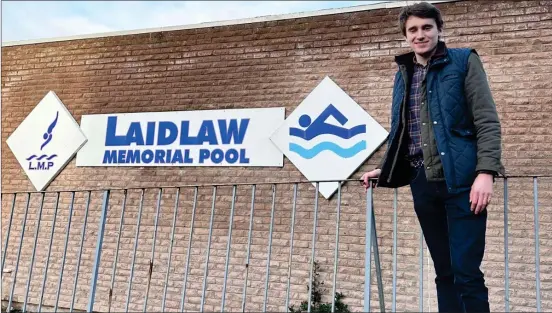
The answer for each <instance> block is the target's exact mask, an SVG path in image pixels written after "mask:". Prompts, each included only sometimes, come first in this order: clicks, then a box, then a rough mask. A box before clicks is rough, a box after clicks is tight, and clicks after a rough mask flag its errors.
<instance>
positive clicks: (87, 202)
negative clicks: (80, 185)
mask: <svg viewBox="0 0 552 313" xmlns="http://www.w3.org/2000/svg"><path fill="white" fill-rule="evenodd" d="M90 197H91V192H90V191H88V197H87V199H86V209H85V211H84V222H83V224H82V233H81V242H80V248H79V256H78V258H77V269H76V270H75V281H74V282H73V293H72V297H71V305H70V308H69V312H73V305H74V304H75V293H76V291H77V282H78V280H79V269H80V261H81V257H82V246H83V244H84V235H85V233H86V221H87V220H88V209H89V208H90Z"/></svg>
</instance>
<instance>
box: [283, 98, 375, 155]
mask: <svg viewBox="0 0 552 313" xmlns="http://www.w3.org/2000/svg"><path fill="white" fill-rule="evenodd" d="M329 117H334V118H335V119H336V120H337V121H338V122H339V123H340V124H341V125H345V124H346V123H347V121H348V119H347V118H346V117H345V115H343V114H342V113H341V112H339V111H338V110H337V109H336V108H335V106H333V105H331V104H330V105H328V107H327V108H326V109H325V110H324V111H323V112H322V114H320V115H319V116H318V117H317V118H316V119H315V120H314V122H311V117H310V116H309V115H308V114H303V115H301V117H300V118H299V125H300V126H301V127H304V128H306V129H305V130H302V129H300V128H295V127H290V128H289V135H290V136H294V137H298V138H302V139H305V140H307V141H310V140H312V139H314V138H315V137H317V136H319V135H324V134H329V135H334V136H337V137H340V138H342V139H350V138H352V137H355V136H356V135H358V134H363V133H366V125H357V126H354V127H352V128H350V129H347V128H345V127H341V126H336V125H333V124H328V123H327V122H326V120H327V119H328V118H329ZM365 149H366V140H360V141H359V142H357V143H356V144H354V145H353V146H351V147H350V148H343V147H341V146H340V145H338V144H336V143H333V142H331V141H322V142H320V143H319V144H317V145H315V146H314V147H312V148H311V149H305V148H304V147H303V146H301V145H299V144H296V143H291V142H290V144H289V151H291V152H295V153H297V154H298V155H299V156H301V157H303V158H305V159H312V158H314V157H316V156H317V155H318V154H319V153H321V152H322V151H325V150H328V151H332V152H333V153H335V154H337V155H339V156H340V157H342V158H351V157H353V156H355V155H357V154H358V153H359V152H360V151H362V150H365Z"/></svg>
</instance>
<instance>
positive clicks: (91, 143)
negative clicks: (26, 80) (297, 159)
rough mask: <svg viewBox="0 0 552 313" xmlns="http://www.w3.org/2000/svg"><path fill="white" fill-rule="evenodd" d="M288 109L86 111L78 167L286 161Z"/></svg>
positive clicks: (249, 164) (267, 164) (256, 164)
mask: <svg viewBox="0 0 552 313" xmlns="http://www.w3.org/2000/svg"><path fill="white" fill-rule="evenodd" d="M284 118H285V109H284V108H266V109H233V110H203V111H178V112H154V113H124V114H99V115H84V116H83V117H82V120H81V129H82V131H83V132H84V134H85V135H86V137H87V138H88V142H87V144H86V145H85V146H84V147H83V148H82V149H81V150H80V151H79V153H78V154H77V166H283V158H284V156H283V154H282V152H280V151H279V150H278V148H277V147H276V146H274V144H273V143H272V142H271V141H270V139H269V136H270V134H272V133H273V132H274V130H275V129H276V128H277V127H278V125H280V124H281V123H282V122H283V121H284Z"/></svg>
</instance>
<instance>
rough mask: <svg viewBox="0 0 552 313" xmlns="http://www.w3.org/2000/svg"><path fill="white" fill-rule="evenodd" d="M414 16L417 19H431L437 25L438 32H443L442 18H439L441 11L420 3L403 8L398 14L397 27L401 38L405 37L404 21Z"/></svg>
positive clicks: (430, 5)
mask: <svg viewBox="0 0 552 313" xmlns="http://www.w3.org/2000/svg"><path fill="white" fill-rule="evenodd" d="M411 16H416V17H419V18H431V19H433V20H434V21H435V24H437V29H438V30H439V31H441V30H443V24H444V23H443V18H442V17H441V11H439V9H437V8H436V7H435V6H434V5H433V4H430V3H427V2H420V3H416V4H413V5H409V6H406V7H404V8H403V9H402V10H401V13H400V14H399V26H400V28H401V31H402V34H403V36H406V20H408V18H409V17H411Z"/></svg>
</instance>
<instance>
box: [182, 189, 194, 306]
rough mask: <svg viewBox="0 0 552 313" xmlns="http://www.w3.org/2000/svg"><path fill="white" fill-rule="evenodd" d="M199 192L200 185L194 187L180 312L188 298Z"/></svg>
mask: <svg viewBox="0 0 552 313" xmlns="http://www.w3.org/2000/svg"><path fill="white" fill-rule="evenodd" d="M197 192H198V187H195V188H194V203H193V205H192V220H191V221H190V236H189V238H188V250H186V251H187V252H186V269H185V272H184V283H183V286H182V298H181V300H180V312H183V311H184V301H185V299H186V285H187V283H188V271H189V269H190V254H191V249H192V237H193V235H194V221H195V211H196V205H197Z"/></svg>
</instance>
